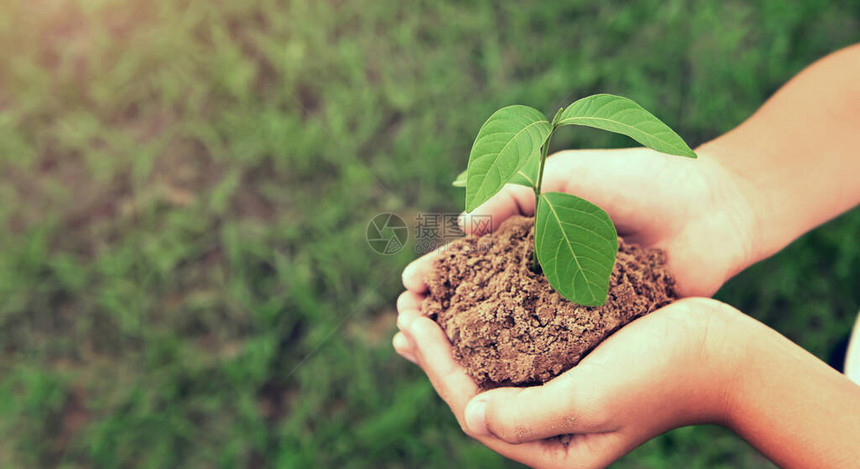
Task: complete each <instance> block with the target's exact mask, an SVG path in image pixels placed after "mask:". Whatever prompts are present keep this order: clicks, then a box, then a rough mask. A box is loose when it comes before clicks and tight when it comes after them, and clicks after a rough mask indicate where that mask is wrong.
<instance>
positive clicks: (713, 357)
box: [395, 292, 754, 467]
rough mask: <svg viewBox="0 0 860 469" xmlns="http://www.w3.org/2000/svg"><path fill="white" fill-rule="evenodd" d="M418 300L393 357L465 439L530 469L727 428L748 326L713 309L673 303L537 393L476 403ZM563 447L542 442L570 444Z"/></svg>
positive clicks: (522, 391)
mask: <svg viewBox="0 0 860 469" xmlns="http://www.w3.org/2000/svg"><path fill="white" fill-rule="evenodd" d="M420 299H421V298H420V295H418V294H416V293H413V292H406V293H404V295H402V296H401V298H400V300H399V301H398V310H399V318H398V327H400V329H401V332H400V333H398V334H397V336H395V348H396V349H397V351H398V353H400V354H401V355H403V356H404V357H406V358H408V359H410V360H412V361H413V362H415V363H417V364H418V365H419V366H421V367H422V368H423V369H424V371H425V372H426V373H427V376H428V377H429V378H430V381H431V382H432V384H433V387H434V388H435V389H436V391H437V392H438V393H439V395H440V396H441V397H442V399H444V400H445V402H446V403H448V405H449V406H450V407H451V410H452V411H453V412H454V415H455V416H456V417H457V420H458V421H459V423H460V426H461V427H462V429H463V431H464V432H466V433H467V434H468V435H469V436H471V437H473V438H476V439H477V440H479V441H481V442H482V443H483V444H485V445H486V446H488V447H490V448H491V449H493V450H494V451H496V452H498V453H500V454H502V455H504V456H506V457H508V458H511V459H514V460H517V461H520V462H522V463H524V464H527V465H530V466H535V467H603V466H606V465H608V464H610V463H611V462H612V461H615V460H616V459H618V458H619V457H621V456H622V455H624V454H626V453H627V452H629V451H630V450H632V449H633V448H635V447H637V446H638V445H640V444H641V443H643V442H645V441H647V440H648V439H650V438H652V437H654V436H656V435H658V434H660V433H663V432H665V431H667V430H669V429H672V428H675V427H679V426H683V425H689V424H696V423H725V420H726V419H727V415H726V412H727V408H728V405H727V402H728V400H727V397H728V396H729V395H731V392H730V390H731V389H732V387H733V385H734V384H733V382H732V379H733V376H735V375H734V372H735V369H736V366H737V364H738V363H741V361H742V357H743V356H745V353H744V349H745V347H746V344H747V343H749V341H750V337H748V336H747V335H745V334H744V331H746V330H749V329H750V328H749V327H745V324H744V322H745V321H747V322H754V321H753V320H752V319H749V318H747V317H746V316H744V315H743V314H741V313H740V312H738V311H736V310H734V309H733V308H731V307H730V306H727V305H725V304H722V303H720V302H718V301H715V300H709V299H699V298H690V299H684V300H680V301H678V302H676V303H673V304H671V305H669V306H666V307H665V308H662V309H660V310H658V311H655V312H654V313H651V314H649V315H647V316H644V317H642V318H639V319H637V320H635V321H633V322H632V323H630V324H629V325H627V326H625V327H624V328H622V329H621V330H619V331H618V332H616V333H615V334H613V335H612V336H610V337H609V338H608V339H607V340H605V341H604V342H603V343H601V344H600V345H599V346H598V347H597V348H596V349H595V350H594V351H592V352H591V353H590V354H589V355H588V356H586V358H585V359H584V360H583V361H581V362H580V363H579V364H578V365H577V366H576V367H574V368H572V369H570V370H568V371H567V372H565V373H563V374H562V375H560V376H558V377H557V378H555V379H553V380H551V381H549V382H548V383H546V384H544V385H542V386H536V387H528V388H498V389H494V390H491V391H487V392H484V393H481V394H478V389H477V388H476V386H475V383H474V382H473V381H472V379H471V378H469V376H468V375H467V374H466V372H465V370H464V369H463V368H462V367H461V366H460V365H459V364H457V363H456V362H455V361H454V360H453V358H452V356H451V349H450V344H449V343H448V340H447V338H446V337H445V335H444V333H443V332H442V330H441V329H440V328H439V326H438V325H437V324H436V323H435V322H433V321H432V320H431V319H429V318H427V317H424V316H422V315H421V313H420V311H419V309H417V308H416V306H417V305H418V304H419V302H420ZM568 434H570V435H571V436H570V439H569V441H568V443H567V444H564V443H562V442H561V441H560V440H545V438H548V437H552V436H556V435H568Z"/></svg>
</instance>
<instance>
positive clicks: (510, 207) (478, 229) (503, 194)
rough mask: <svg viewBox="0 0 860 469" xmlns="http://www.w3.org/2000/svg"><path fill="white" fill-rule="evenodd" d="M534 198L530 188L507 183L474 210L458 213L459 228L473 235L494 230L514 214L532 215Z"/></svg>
mask: <svg viewBox="0 0 860 469" xmlns="http://www.w3.org/2000/svg"><path fill="white" fill-rule="evenodd" d="M534 199H535V196H534V192H533V191H532V189H531V188H528V187H525V186H520V185H516V184H507V185H505V186H504V187H502V190H501V191H499V192H498V193H497V194H496V195H494V196H492V197H490V200H488V201H486V202H484V203H483V204H481V205H480V206H478V208H476V209H475V210H472V211H471V212H470V213H464V214H462V215H460V218H459V219H458V222H459V223H460V228H461V229H462V230H463V232H464V233H466V234H467V235H475V236H480V235H483V234H487V233H489V232H492V231H495V230H496V228H498V227H499V225H501V224H502V222H503V221H505V220H507V219H508V218H510V217H512V216H514V215H526V216H531V215H534V211H535V200H534Z"/></svg>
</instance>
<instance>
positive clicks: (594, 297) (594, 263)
mask: <svg viewBox="0 0 860 469" xmlns="http://www.w3.org/2000/svg"><path fill="white" fill-rule="evenodd" d="M617 236H618V235H617V233H616V232H615V225H613V224H612V220H611V219H610V218H609V215H607V214H606V212H604V211H603V210H602V209H601V208H600V207H598V206H597V205H594V204H592V203H591V202H589V201H587V200H584V199H581V198H579V197H576V196H575V195H571V194H565V193H562V192H548V193H544V194H541V195H540V204H539V205H538V210H537V213H536V214H535V249H536V250H537V257H538V260H540V265H541V268H542V269H543V273H544V275H546V278H547V280H549V281H550V284H551V285H552V286H553V288H555V289H556V290H557V291H558V292H559V293H560V294H561V295H562V296H564V297H565V298H570V299H572V300H573V301H576V302H577V303H579V304H582V305H586V306H597V305H601V304H603V303H605V302H606V295H607V292H608V291H609V274H610V273H612V267H613V266H614V265H615V255H616V253H617V252H618V237H617Z"/></svg>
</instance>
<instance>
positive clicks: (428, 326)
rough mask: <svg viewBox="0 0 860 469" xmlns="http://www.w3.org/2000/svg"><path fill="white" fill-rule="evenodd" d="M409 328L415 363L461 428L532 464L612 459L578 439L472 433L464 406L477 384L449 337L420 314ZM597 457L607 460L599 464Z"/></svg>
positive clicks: (593, 464)
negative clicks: (512, 438) (511, 438)
mask: <svg viewBox="0 0 860 469" xmlns="http://www.w3.org/2000/svg"><path fill="white" fill-rule="evenodd" d="M408 331H409V335H411V337H412V339H413V341H414V343H415V357H416V358H417V360H418V364H419V366H421V368H422V369H423V370H424V372H425V373H426V374H427V377H428V378H430V382H431V384H432V385H433V388H434V389H435V390H436V392H437V393H438V394H439V396H440V397H441V398H442V399H443V400H444V401H445V403H447V404H448V406H449V407H450V408H451V411H452V412H453V413H454V416H455V417H456V418H457V421H458V422H459V423H460V426H461V427H462V428H463V430H464V431H465V432H466V433H467V434H469V435H470V436H473V437H474V438H476V439H477V440H478V441H480V442H481V443H483V444H485V445H486V446H487V447H489V448H490V449H492V450H493V451H496V452H497V453H499V454H501V455H503V456H505V457H508V458H511V459H514V460H516V461H520V462H522V463H524V464H527V465H529V466H533V467H569V466H570V465H571V464H572V463H576V464H577V465H578V467H602V466H605V465H607V464H608V463H609V462H611V461H612V460H614V459H609V460H607V459H606V458H607V456H606V454H605V453H600V454H598V453H595V452H594V451H593V449H601V448H602V447H601V446H600V445H599V444H594V443H591V442H585V441H582V442H577V445H576V446H573V445H567V446H565V445H563V444H561V443H560V442H546V441H530V442H526V443H523V444H518V445H514V444H510V443H507V442H505V441H503V440H501V439H499V438H497V437H495V436H492V435H473V434H472V433H471V432H470V431H469V429H468V427H467V426H466V424H465V422H464V410H465V406H466V404H467V403H468V402H469V401H470V400H471V399H472V398H473V397H474V396H475V395H476V394H477V392H478V388H477V386H476V385H475V382H474V381H473V380H472V379H471V378H470V377H469V376H468V375H467V374H466V370H465V369H464V368H463V367H462V366H460V365H459V364H458V363H457V362H456V361H454V358H453V356H452V355H451V345H450V344H449V342H448V338H447V337H446V336H445V334H444V332H442V329H440V328H439V326H438V325H437V324H436V323H435V322H433V321H432V320H430V319H429V318H427V317H423V316H422V317H419V318H416V319H414V320H413V321H412V322H410V323H408ZM622 454H623V453H622ZM617 457H618V456H615V458H617ZM600 461H606V462H605V463H604V464H602V465H601V464H600Z"/></svg>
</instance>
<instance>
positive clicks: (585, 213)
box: [454, 94, 696, 306]
mask: <svg viewBox="0 0 860 469" xmlns="http://www.w3.org/2000/svg"><path fill="white" fill-rule="evenodd" d="M564 125H583V126H586V127H594V128H597V129H602V130H608V131H610V132H615V133H619V134H623V135H626V136H628V137H630V138H632V139H633V140H636V141H637V142H639V143H641V144H642V145H645V146H646V147H648V148H652V149H654V150H657V151H659V152H662V153H668V154H671V155H678V156H685V157H688V158H696V154H695V153H694V152H693V150H691V149H690V147H689V146H688V145H687V144H686V143H685V142H684V140H683V139H682V138H681V137H679V136H678V134H677V133H675V132H674V131H673V130H672V129H670V128H669V126H667V125H666V124H664V123H663V122H662V121H661V120H660V119H658V118H656V117H654V115H653V114H651V113H650V112H648V111H646V110H645V109H643V108H642V106H640V105H638V104H636V103H635V102H633V101H631V100H629V99H627V98H623V97H621V96H614V95H611V94H596V95H593V96H589V97H587V98H582V99H580V100H577V101H576V102H574V103H573V104H571V105H570V106H568V107H567V109H559V110H558V112H557V113H556V114H555V117H553V119H552V121H549V120H547V118H546V116H544V115H543V114H542V113H541V112H540V111H538V110H537V109H534V108H531V107H528V106H520V105H515V106H507V107H504V108H502V109H499V110H498V111H496V112H495V113H493V115H492V116H490V118H489V119H487V121H486V122H485V123H484V125H483V126H482V127H481V130H480V131H479V132H478V136H477V137H476V138H475V143H474V144H473V145H472V151H471V153H470V154H469V165H468V168H467V169H466V171H464V172H463V173H462V174H460V175H459V176H458V177H457V179H456V180H455V181H454V185H455V186H458V187H463V186H465V187H466V211H467V212H471V211H472V210H475V209H476V208H478V206H479V205H481V204H482V203H484V202H486V201H487V200H488V199H489V198H490V197H492V196H493V195H494V194H496V193H497V192H499V191H500V190H501V189H502V187H503V186H504V185H505V184H507V183H513V184H520V185H523V186H528V187H531V188H532V189H533V190H534V194H535V236H534V243H535V245H534V249H533V252H534V258H533V260H532V270H534V271H535V272H536V273H540V272H541V271H543V274H544V275H545V276H546V279H547V280H548V281H549V284H550V285H552V287H553V288H554V289H555V290H556V291H557V292H558V293H560V294H561V295H562V296H564V297H565V298H567V299H569V300H570V301H573V302H574V303H578V304H581V305H585V306H599V305H602V304H603V303H605V302H606V298H607V295H608V293H609V276H610V274H611V273H612V268H613V267H614V266H615V256H616V254H617V252H618V238H617V234H616V231H615V225H613V224H612V219H610V218H609V215H607V214H606V212H604V211H603V209H601V208H600V207H598V206H597V205H594V204H592V203H591V202H589V201H587V200H584V199H581V198H579V197H576V196H575V195H571V194H565V193H561V192H548V193H542V192H541V183H542V182H543V172H544V165H545V163H546V157H547V151H548V150H549V142H550V139H551V138H552V134H553V133H554V132H555V131H556V129H558V128H559V127H561V126H564ZM607 177H611V175H607ZM619 190H623V189H622V188H619Z"/></svg>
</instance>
